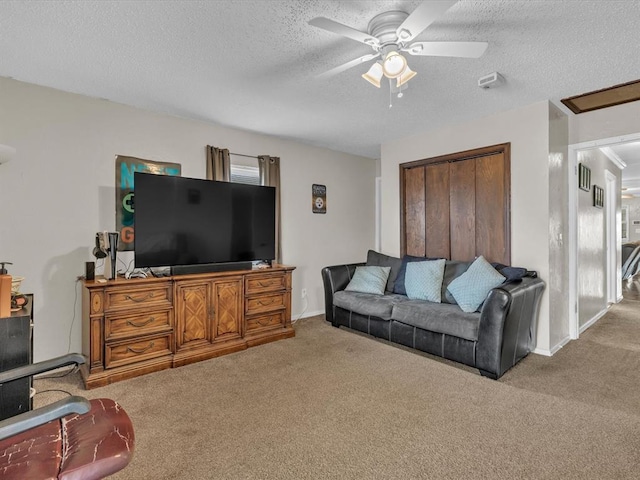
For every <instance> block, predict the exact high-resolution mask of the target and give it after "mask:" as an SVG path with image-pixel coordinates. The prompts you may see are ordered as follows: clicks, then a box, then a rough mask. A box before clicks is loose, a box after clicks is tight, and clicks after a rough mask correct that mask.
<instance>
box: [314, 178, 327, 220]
mask: <svg viewBox="0 0 640 480" xmlns="http://www.w3.org/2000/svg"><path fill="white" fill-rule="evenodd" d="M311 211H312V212H313V213H327V187H326V185H318V184H316V183H314V184H313V185H312V186H311Z"/></svg>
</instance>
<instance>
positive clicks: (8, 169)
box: [0, 78, 377, 361]
mask: <svg viewBox="0 0 640 480" xmlns="http://www.w3.org/2000/svg"><path fill="white" fill-rule="evenodd" d="M0 144H5V145H10V146H12V147H15V148H16V149H17V155H16V158H15V159H14V160H13V161H11V162H9V163H7V164H4V165H0V205H2V207H1V210H0V257H1V258H0V260H7V261H11V262H13V263H14V265H13V267H12V268H11V269H10V273H13V274H15V275H20V276H24V277H26V279H25V280H24V283H23V285H22V289H21V290H22V291H23V292H32V293H34V295H35V330H34V348H35V360H36V361H38V360H43V359H47V358H51V357H53V356H56V355H61V354H64V353H66V352H67V350H68V349H70V350H71V351H79V350H80V348H81V343H80V336H81V318H80V315H81V309H80V299H81V295H80V285H79V284H78V283H76V278H77V277H78V276H79V275H82V274H83V273H84V262H85V261H89V260H94V258H93V257H92V255H91V249H92V246H93V242H94V236H95V232H96V231H99V230H113V229H114V227H115V211H116V209H115V157H116V155H127V156H133V157H140V158H144V159H149V160H157V161H164V162H177V163H180V164H182V175H183V176H186V177H195V178H204V176H205V145H207V144H209V145H215V146H219V147H226V148H229V149H230V150H231V151H232V152H235V153H242V154H246V155H259V154H269V155H274V156H279V157H280V158H281V183H282V228H283V235H282V249H283V263H286V264H289V265H295V266H296V267H297V269H296V270H295V271H294V274H293V288H294V290H293V306H292V310H293V315H294V318H297V317H298V316H299V315H300V314H302V313H303V310H304V311H305V315H309V314H311V313H320V312H322V311H323V302H324V299H323V292H322V284H321V276H320V270H321V268H322V267H324V266H326V265H331V264H338V263H344V262H352V261H363V260H364V259H365V258H366V251H367V249H369V248H373V245H374V214H375V211H374V195H375V193H374V192H375V180H374V179H375V176H376V169H377V168H376V161H375V160H372V159H367V158H363V157H357V156H353V155H347V154H343V153H338V152H334V151H331V150H327V149H322V148H316V147H311V146H306V145H302V144H298V143H294V142H291V141H283V140H279V139H276V138H273V137H269V136H265V135H259V134H254V133H249V132H245V131H240V130H234V129H229V128H223V127H220V126H217V125H213V124H208V123H204V122H198V121H192V120H186V119H181V118H177V117H173V116H169V115H163V114H157V113H151V112H146V111H142V110H139V109H135V108H131V107H127V106H123V105H119V104H115V103H111V102H107V101H104V100H98V99H94V98H89V97H84V96H80V95H73V94H68V93H63V92H60V91H56V90H53V89H49V88H44V87H39V86H34V85H30V84H26V83H22V82H17V81H14V80H10V79H6V78H0ZM313 183H319V184H325V185H326V186H327V205H328V206H327V213H326V215H319V214H315V215H314V214H313V213H312V212H311V185H312V184H313ZM123 257H124V259H125V261H128V257H127V256H126V254H125V255H123ZM129 258H130V257H129ZM302 288H306V289H307V291H308V297H309V301H308V305H304V302H303V301H302V300H301V297H300V290H301V289H302ZM69 345H70V346H69Z"/></svg>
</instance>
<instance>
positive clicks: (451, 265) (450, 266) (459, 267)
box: [441, 260, 473, 305]
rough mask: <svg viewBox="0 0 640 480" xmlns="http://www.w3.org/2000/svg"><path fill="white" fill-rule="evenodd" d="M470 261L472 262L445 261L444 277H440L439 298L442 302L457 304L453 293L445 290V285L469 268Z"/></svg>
mask: <svg viewBox="0 0 640 480" xmlns="http://www.w3.org/2000/svg"><path fill="white" fill-rule="evenodd" d="M472 263H473V262H461V261H458V260H447V263H445V265H444V278H443V279H442V293H441V299H442V302H443V303H452V304H454V305H457V304H458V302H456V299H455V298H453V295H451V292H449V290H447V287H448V286H449V284H450V283H451V282H452V281H453V280H454V279H456V278H458V277H459V276H460V275H462V274H463V273H464V272H466V271H467V269H468V268H469V265H471V264H472Z"/></svg>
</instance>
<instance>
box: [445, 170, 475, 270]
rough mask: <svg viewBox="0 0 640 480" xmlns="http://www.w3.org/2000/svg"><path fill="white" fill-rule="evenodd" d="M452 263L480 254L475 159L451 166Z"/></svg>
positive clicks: (470, 258)
mask: <svg viewBox="0 0 640 480" xmlns="http://www.w3.org/2000/svg"><path fill="white" fill-rule="evenodd" d="M449 171H450V174H451V187H450V190H449V204H450V205H451V217H450V218H451V232H450V235H451V260H462V261H467V260H472V259H473V258H474V257H475V255H476V251H477V249H476V242H475V237H476V163H475V159H471V160H463V161H459V162H452V163H451V164H450V170H449Z"/></svg>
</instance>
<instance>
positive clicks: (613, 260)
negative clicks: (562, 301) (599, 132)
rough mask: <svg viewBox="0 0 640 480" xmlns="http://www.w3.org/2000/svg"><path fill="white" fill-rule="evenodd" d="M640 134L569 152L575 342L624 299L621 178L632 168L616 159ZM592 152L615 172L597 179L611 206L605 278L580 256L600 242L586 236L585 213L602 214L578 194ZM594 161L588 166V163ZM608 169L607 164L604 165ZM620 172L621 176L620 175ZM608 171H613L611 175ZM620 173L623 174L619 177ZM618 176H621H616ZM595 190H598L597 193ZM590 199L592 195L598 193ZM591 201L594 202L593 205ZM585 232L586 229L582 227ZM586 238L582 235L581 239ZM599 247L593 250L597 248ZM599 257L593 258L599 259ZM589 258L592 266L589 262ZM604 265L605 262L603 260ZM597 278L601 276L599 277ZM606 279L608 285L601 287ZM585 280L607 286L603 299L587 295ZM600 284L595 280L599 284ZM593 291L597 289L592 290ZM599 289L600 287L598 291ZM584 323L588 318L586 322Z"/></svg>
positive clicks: (572, 333) (603, 254) (607, 214)
mask: <svg viewBox="0 0 640 480" xmlns="http://www.w3.org/2000/svg"><path fill="white" fill-rule="evenodd" d="M638 140H640V133H639V134H634V135H625V136H621V137H613V138H607V139H601V140H597V141H592V142H584V143H580V144H575V145H570V146H569V168H570V172H572V175H569V185H568V191H569V243H570V248H569V302H570V309H569V336H570V338H571V339H577V338H578V337H579V335H580V333H581V332H583V331H584V330H586V329H587V328H588V327H590V326H591V325H593V324H594V323H595V322H596V321H597V320H598V319H599V318H600V317H601V316H602V315H604V314H605V313H606V311H607V309H608V307H609V305H610V304H611V303H616V302H619V301H620V300H621V299H622V273H621V245H622V232H621V206H620V193H621V177H622V175H621V172H622V171H623V169H624V168H625V167H626V164H625V163H624V162H622V161H620V159H619V158H618V157H617V156H616V155H615V154H612V151H611V148H610V147H613V146H616V145H620V144H624V143H628V142H632V141H638ZM586 152H591V153H594V152H598V153H597V154H598V155H604V156H606V157H607V158H608V160H610V162H608V163H609V164H610V165H612V168H611V169H607V168H605V167H601V170H600V172H601V173H600V175H601V177H600V178H599V179H597V182H594V183H599V184H600V186H602V187H604V189H605V206H604V209H603V212H602V215H603V217H604V219H603V220H602V221H603V223H602V237H601V241H602V244H601V245H602V252H601V258H602V272H597V271H596V270H595V269H594V268H593V265H590V264H589V263H590V261H591V258H590V257H588V256H586V257H585V256H584V255H583V256H582V258H581V255H580V252H581V248H583V249H584V242H585V241H592V242H593V241H594V240H597V239H594V238H589V234H590V233H592V232H591V231H589V230H588V231H587V232H585V231H582V232H581V231H580V228H579V227H580V225H581V223H580V222H581V220H582V217H581V216H580V212H581V210H580V205H582V212H583V213H584V211H586V210H585V208H589V209H588V215H591V216H592V217H593V216H595V215H597V213H596V212H595V211H594V210H592V209H590V207H585V192H584V191H581V190H580V189H579V188H578V166H579V164H580V163H581V159H584V158H585V157H584V154H585V153H586ZM587 161H588V160H585V162H587ZM602 165H604V164H602ZM618 169H619V171H618ZM606 170H608V171H606ZM619 172H620V173H619ZM616 174H617V175H616ZM591 188H592V189H593V186H592V187H591ZM588 194H590V195H592V190H591V192H589V193H588ZM587 201H591V199H588V200H587ZM582 228H583V229H584V224H583V225H582ZM581 233H582V235H581ZM591 246H593V245H591ZM599 256H600V253H599V252H598V251H596V252H595V254H594V255H592V258H596V259H597V258H598V257H599ZM585 258H587V260H586V261H585ZM598 261H599V260H598ZM594 272H595V273H597V274H596V275H594ZM597 275H601V278H602V283H600V282H599V281H597V278H598V276H597ZM585 279H588V281H591V282H592V283H595V284H597V285H601V286H602V290H601V292H600V294H597V292H596V294H594V295H585V294H584V292H583V291H581V289H582V288H583V286H584V282H585ZM594 279H595V280H594ZM592 286H593V285H592ZM598 288H599V287H598ZM581 317H582V318H581Z"/></svg>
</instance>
